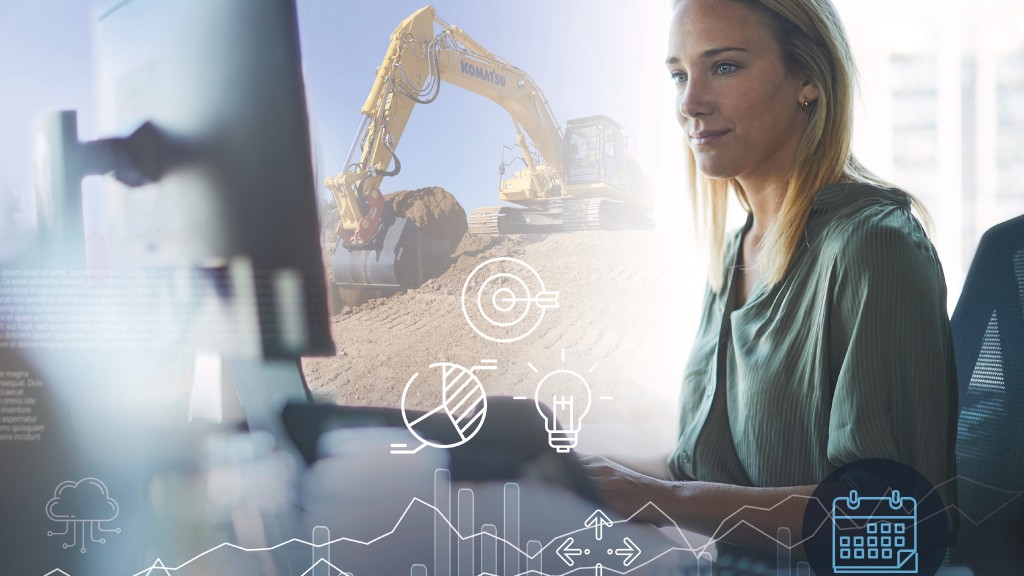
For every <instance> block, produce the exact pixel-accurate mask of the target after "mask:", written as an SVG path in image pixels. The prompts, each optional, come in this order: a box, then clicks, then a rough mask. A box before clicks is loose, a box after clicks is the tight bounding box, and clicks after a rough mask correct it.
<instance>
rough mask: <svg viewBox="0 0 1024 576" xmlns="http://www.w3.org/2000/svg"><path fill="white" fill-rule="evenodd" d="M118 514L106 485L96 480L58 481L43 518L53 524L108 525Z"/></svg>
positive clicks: (115, 504) (115, 503)
mask: <svg viewBox="0 0 1024 576" xmlns="http://www.w3.org/2000/svg"><path fill="white" fill-rule="evenodd" d="M117 513H118V508H117V502H115V501H114V500H113V499H112V498H111V497H110V494H109V493H108V492H107V485H106V484H104V483H103V482H101V481H99V480H97V479H96V478H83V479H81V480H79V481H78V482H70V481H68V482H61V483H60V484H59V485H58V486H57V488H56V489H55V490H54V491H53V498H51V499H50V501H49V502H47V503H46V516H47V517H49V518H50V520H53V521H54V522H71V521H77V522H109V521H111V520H113V519H114V518H117Z"/></svg>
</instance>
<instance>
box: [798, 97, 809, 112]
mask: <svg viewBox="0 0 1024 576" xmlns="http://www.w3.org/2000/svg"><path fill="white" fill-rule="evenodd" d="M810 107H811V101H810V100H804V101H803V102H801V103H800V109H801V110H803V111H804V112H807V110H808V109H810Z"/></svg>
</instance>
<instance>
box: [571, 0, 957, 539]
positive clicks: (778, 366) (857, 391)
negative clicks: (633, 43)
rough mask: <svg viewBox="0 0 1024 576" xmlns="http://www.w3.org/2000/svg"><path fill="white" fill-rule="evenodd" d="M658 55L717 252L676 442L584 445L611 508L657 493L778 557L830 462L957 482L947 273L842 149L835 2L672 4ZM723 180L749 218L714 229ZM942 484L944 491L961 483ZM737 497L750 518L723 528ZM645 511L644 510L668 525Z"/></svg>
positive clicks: (713, 530) (846, 60) (685, 523)
mask: <svg viewBox="0 0 1024 576" xmlns="http://www.w3.org/2000/svg"><path fill="white" fill-rule="evenodd" d="M666 62H667V64H668V70H669V73H670V74H671V77H672V79H673V80H674V82H675V84H676V86H677V96H676V113H677V118H678V120H679V123H680V125H681V126H682V127H683V130H684V132H685V136H686V140H687V143H688V151H689V154H688V155H687V156H688V160H689V161H690V168H691V171H690V173H691V178H692V184H693V186H692V189H693V190H694V191H695V193H694V206H695V209H696V211H697V213H698V215H700V216H701V218H702V222H701V224H702V225H703V226H702V227H703V229H704V230H705V231H706V233H707V237H708V240H707V245H708V247H709V249H710V253H711V258H710V261H711V263H712V265H711V269H710V273H709V288H708V291H707V295H706V299H705V302H704V312H703V315H702V319H701V325H700V329H699V332H698V335H697V338H696V340H695V344H694V347H693V349H692V351H691V355H690V360H689V363H688V365H687V368H686V372H685V375H684V380H683V389H682V409H681V416H680V434H679V440H678V445H677V448H676V450H675V451H674V452H673V453H672V454H671V455H670V456H669V457H668V458H667V459H666V460H665V461H663V462H660V463H656V464H655V465H649V466H643V465H636V466H632V465H625V464H621V463H618V462H614V461H611V460H608V459H605V458H600V457H591V458H588V459H587V460H586V464H587V466H588V470H589V472H590V473H591V475H592V476H594V477H595V478H596V479H597V481H598V485H599V487H600V489H601V490H602V492H603V493H604V495H605V497H606V499H607V501H608V502H609V504H610V505H611V506H613V507H614V508H615V509H616V510H617V511H618V512H619V513H621V514H623V515H627V516H628V515H633V514H634V513H635V512H636V511H637V510H639V509H641V508H643V506H644V505H645V504H646V503H648V502H652V503H654V504H656V505H657V507H658V508H660V510H661V511H663V512H664V513H665V514H667V515H668V516H669V517H671V519H672V520H673V521H674V522H676V523H677V524H678V525H680V526H681V527H683V528H687V529H690V530H694V531H697V532H701V533H704V534H707V535H712V536H714V537H715V539H716V540H719V539H720V540H722V541H724V542H727V543H732V544H737V545H741V546H748V547H752V548H760V549H762V550H766V551H774V550H775V542H774V541H772V540H771V539H769V538H766V537H765V534H769V535H775V534H776V533H777V530H778V529H779V528H780V527H785V528H789V530H790V532H791V534H792V535H793V541H794V542H798V541H800V539H801V536H802V532H803V531H802V529H801V522H802V519H803V513H804V508H805V505H806V503H807V501H808V498H807V497H809V496H810V495H811V494H812V492H813V491H814V489H815V487H816V485H817V484H818V483H819V482H821V481H822V480H823V479H824V478H825V477H826V476H827V475H828V474H829V473H830V472H832V471H835V470H836V469H837V468H839V467H841V466H844V465H846V464H849V463H851V462H854V461H858V460H861V459H866V458H885V459H890V460H895V461H898V462H901V463H904V464H907V465H909V466H910V467H912V468H914V469H915V470H917V471H918V472H920V473H921V474H923V475H924V476H925V477H926V478H927V479H928V480H929V481H930V482H931V483H932V484H940V483H942V482H944V481H946V480H949V479H951V478H953V477H954V476H955V471H954V467H955V456H954V453H953V440H954V438H955V430H956V424H955V417H956V416H955V415H956V380H955V379H956V376H955V370H954V367H953V354H952V343H951V339H950V332H949V320H948V315H947V312H946V308H945V299H946V290H945V283H944V279H943V276H942V270H941V268H940V265H939V262H938V258H937V256H936V254H935V251H934V248H933V247H932V244H931V243H930V241H929V240H928V239H927V237H926V235H925V233H924V230H923V229H922V227H921V225H920V224H919V223H918V222H917V220H916V219H915V218H914V217H913V216H912V215H911V212H910V208H911V204H912V203H915V201H914V199H913V198H911V197H910V196H909V195H907V194H906V193H904V192H902V191H900V190H896V189H893V188H889V187H887V186H886V185H885V184H884V183H882V182H880V181H879V180H878V179H877V178H876V177H874V176H873V175H871V174H870V173H869V172H867V171H866V170H865V169H864V168H862V167H861V166H860V165H859V164H858V163H857V162H856V160H855V159H854V157H853V156H852V154H851V151H850V140H851V130H852V109H853V91H854V86H853V85H854V74H855V72H854V67H853V63H852V59H851V56H850V52H849V47H848V45H847V42H846V38H845V34H844V32H843V30H842V26H841V24H840V23H839V19H838V16H837V14H836V11H835V8H834V7H833V6H832V5H831V3H830V1H829V0H677V1H676V2H675V3H674V13H673V16H672V23H671V32H670V39H669V57H668V60H667V61H666ZM730 190H731V191H732V192H733V193H735V194H736V195H737V197H738V198H739V200H740V203H741V204H742V205H743V206H744V208H746V209H747V211H748V217H747V222H746V225H745V226H743V228H742V229H740V230H738V231H736V232H735V233H730V234H726V233H725V232H724V221H725V203H726V199H727V195H728V194H729V193H730ZM940 494H941V495H942V497H943V500H944V501H945V502H946V504H947V505H948V504H951V503H953V499H954V498H955V492H954V487H953V483H952V482H949V483H946V484H944V485H943V486H942V487H941V488H940ZM743 506H750V507H752V508H750V509H748V511H747V512H745V513H744V514H743V515H742V518H743V520H745V521H747V522H749V523H751V524H753V525H754V526H755V527H756V529H755V528H752V527H750V526H748V525H746V524H737V523H736V522H735V520H736V519H738V517H736V516H733V513H735V512H736V511H737V510H739V509H740V508H741V507H743ZM754 509H764V510H763V511H760V512H754V511H753V510H754ZM655 512H656V511H655V510H654V509H653V508H652V507H646V508H643V510H642V511H641V512H640V514H639V516H638V518H640V519H647V520H651V521H655V522H661V523H664V522H665V521H666V520H665V517H664V516H663V515H661V514H657V513H655ZM759 531H760V532H763V534H762V533H759ZM723 535H724V536H723ZM798 552H799V551H798Z"/></svg>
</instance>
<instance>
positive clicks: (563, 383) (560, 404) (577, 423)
mask: <svg viewBox="0 0 1024 576" xmlns="http://www.w3.org/2000/svg"><path fill="white" fill-rule="evenodd" d="M590 400H591V396H590V385H589V384H587V381H586V380H585V379H584V378H583V377H582V376H580V375H579V374H577V373H576V372H573V371H572V370H555V371H554V372H550V373H548V374H547V375H546V376H544V378H543V379H541V381H540V384H537V393H536V396H535V398H534V402H535V404H536V406H537V412H539V413H540V415H541V417H542V418H544V429H545V430H546V431H547V433H548V446H551V447H552V448H554V449H555V451H557V452H562V453H565V452H568V451H569V450H571V449H572V448H575V447H576V444H577V441H578V439H579V432H580V429H581V428H582V426H583V417H584V416H586V415H587V412H588V411H589V410H590ZM545 404H547V405H548V406H550V409H551V412H550V413H549V412H548V411H547V410H545V409H544V406H545Z"/></svg>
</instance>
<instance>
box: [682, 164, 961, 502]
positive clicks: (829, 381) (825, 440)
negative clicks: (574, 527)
mask: <svg viewBox="0 0 1024 576" xmlns="http://www.w3.org/2000/svg"><path fill="white" fill-rule="evenodd" d="M750 225H751V220H750V219H749V218H748V220H747V224H746V226H744V227H743V228H742V229H740V230H738V231H736V232H735V233H734V234H732V236H731V237H730V238H729V239H728V241H727V244H726V255H725V258H726V263H727V266H726V272H725V274H726V276H725V281H724V283H723V288H722V290H721V291H720V292H717V293H716V292H714V291H713V290H711V289H709V290H708V291H707V294H706V297H705V301H704V310H703V314H702V318H701V323H700V329H699V331H698V333H697V338H696V340H695V342H694V346H693V350H692V352H691V355H690V359H689V362H688V364H687V367H686V371H685V374H684V377H683V387H682V402H681V404H682V406H681V411H680V412H681V414H680V429H679V441H678V444H677V447H676V449H675V451H674V452H673V453H672V454H671V456H670V457H669V461H668V464H669V469H670V470H671V471H672V473H673V475H674V476H675V478H676V479H680V480H682V479H698V480H706V481H711V482H723V483H729V484H737V485H743V486H764V487H768V486H775V487H778V486H799V485H807V484H817V483H818V482H820V481H821V480H822V479H824V477H825V476H827V475H828V474H829V473H830V472H832V471H834V470H835V469H836V468H837V467H840V466H843V465H845V464H847V463H850V462H853V461H856V460H860V459H863V458H887V459H891V460H897V461H900V462H903V463H904V464H907V465H909V466H911V467H913V468H914V469H916V470H917V471H918V472H920V473H922V474H923V475H924V476H925V477H926V478H928V479H929V480H930V481H931V482H932V484H933V485H935V484H938V483H941V482H943V481H946V480H948V479H951V478H953V477H954V476H955V466H956V457H955V453H954V441H955V434H956V412H957V399H956V394H957V386H956V369H955V366H954V363H953V362H954V355H953V344H952V338H951V335H950V327H949V316H948V314H947V312H946V285H945V280H944V278H943V274H942V268H941V266H940V264H939V259H938V256H937V255H936V253H935V249H934V247H933V246H932V243H931V242H930V241H929V240H928V238H927V237H926V235H925V232H924V230H923V229H922V228H921V226H920V224H919V223H918V221H917V220H916V219H915V218H914V217H913V216H912V215H911V213H910V202H909V198H908V197H907V195H906V194H905V193H903V192H902V191H900V190H896V189H881V188H878V187H876V186H872V185H869V184H860V183H857V184H832V185H829V186H826V187H825V188H823V189H822V190H821V191H820V192H819V193H818V195H817V197H816V198H815V200H814V204H813V207H812V209H811V213H810V216H809V218H808V221H807V225H806V228H805V231H804V238H803V241H802V242H801V243H800V246H799V248H798V249H797V250H796V253H795V254H794V256H793V260H792V262H791V264H790V266H789V269H788V270H787V272H786V274H785V276H784V278H783V279H782V281H781V282H779V283H778V284H776V285H775V286H772V287H770V288H769V287H766V286H765V285H764V284H762V283H758V284H757V285H755V287H754V289H753V290H752V291H751V294H750V296H749V298H748V300H747V302H746V303H745V305H743V306H742V307H739V308H736V307H735V306H734V304H733V303H734V302H735V296H734V287H733V286H734V284H735V283H734V282H733V279H734V274H733V271H734V270H735V269H736V266H738V265H739V264H740V250H739V247H740V245H741V239H742V237H743V234H744V233H745V231H746V230H748V229H749V227H750ZM940 494H942V496H943V500H944V501H945V502H946V504H947V505H949V504H952V503H953V502H955V497H956V495H955V486H954V483H952V482H950V483H948V484H947V485H946V487H945V489H943V490H941V491H940Z"/></svg>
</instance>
